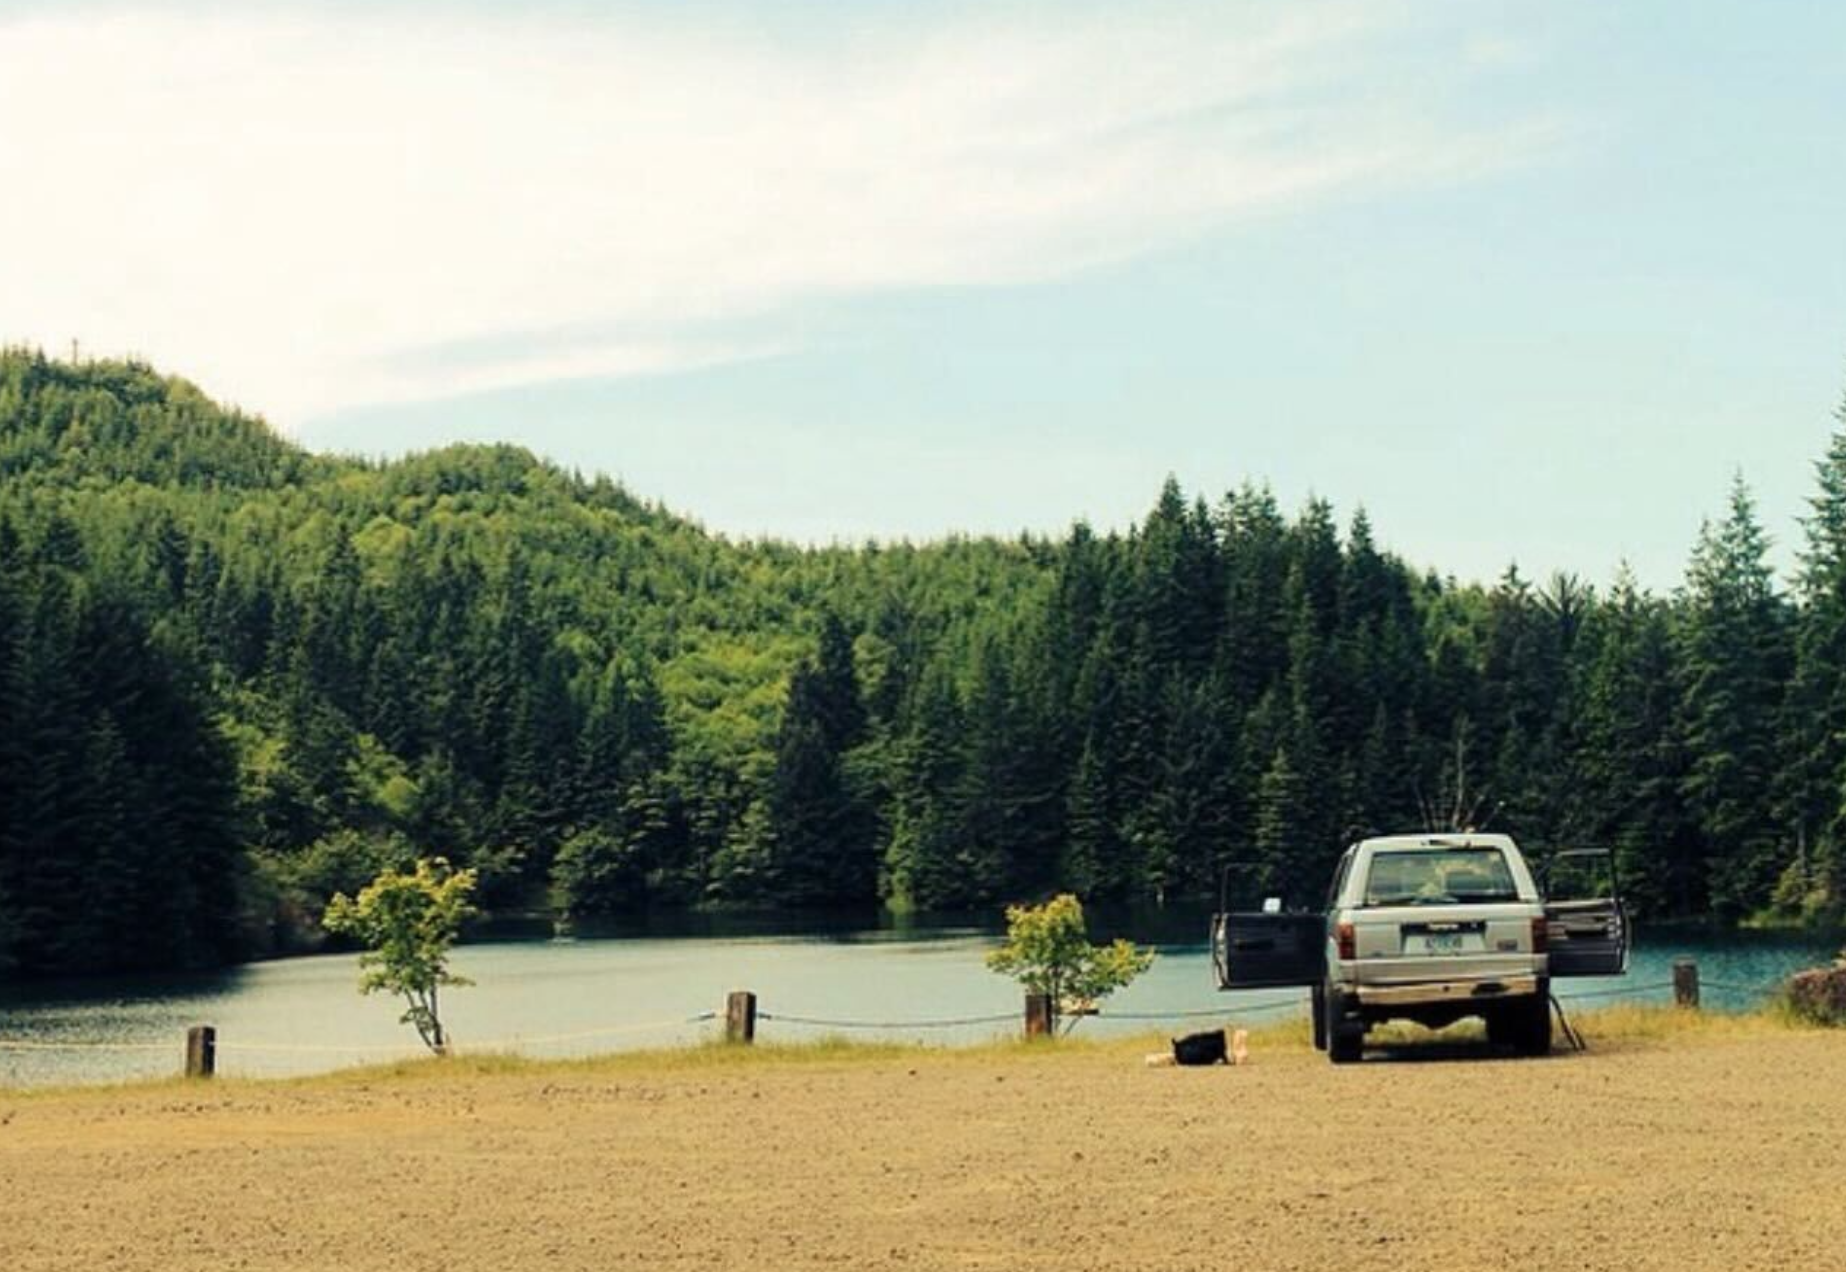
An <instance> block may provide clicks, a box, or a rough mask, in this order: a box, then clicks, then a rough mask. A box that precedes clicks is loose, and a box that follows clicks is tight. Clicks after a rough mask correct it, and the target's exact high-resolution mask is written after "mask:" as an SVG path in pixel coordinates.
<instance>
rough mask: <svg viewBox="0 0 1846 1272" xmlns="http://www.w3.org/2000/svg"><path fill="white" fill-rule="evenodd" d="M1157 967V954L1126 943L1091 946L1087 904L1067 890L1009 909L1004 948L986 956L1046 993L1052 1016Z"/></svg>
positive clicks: (1029, 988)
mask: <svg viewBox="0 0 1846 1272" xmlns="http://www.w3.org/2000/svg"><path fill="white" fill-rule="evenodd" d="M1153 963H1154V951H1152V950H1144V949H1139V948H1137V947H1136V946H1135V945H1133V944H1131V943H1130V942H1128V941H1121V940H1118V941H1115V942H1113V943H1112V944H1109V945H1091V944H1090V938H1089V932H1088V930H1087V929H1086V928H1085V927H1084V922H1083V903H1082V902H1081V901H1079V900H1077V898H1076V897H1074V896H1072V895H1071V894H1070V893H1068V892H1066V893H1063V894H1062V895H1060V896H1056V897H1053V898H1052V899H1051V900H1049V901H1047V902H1045V904H1043V905H1036V906H1024V905H1011V906H1008V907H1007V908H1006V944H1005V945H1002V946H1001V947H1000V948H999V949H997V950H995V951H994V952H993V953H991V954H989V955H988V956H987V966H988V967H990V968H992V969H993V970H994V971H996V972H1000V973H1002V974H1003V975H1006V976H1011V977H1012V978H1013V979H1014V980H1016V981H1018V982H1019V983H1020V984H1021V985H1024V986H1025V987H1026V990H1027V992H1029V993H1035V994H1044V995H1046V996H1047V997H1048V998H1049V999H1050V1000H1051V1010H1052V1013H1053V1014H1054V1016H1055V1015H1056V1014H1057V1013H1059V1012H1061V1011H1062V1010H1063V1005H1064V1004H1065V1003H1066V1002H1072V1001H1080V1002H1095V1001H1096V1000H1098V999H1101V998H1106V997H1108V996H1109V995H1110V994H1112V993H1114V992H1115V991H1116V990H1118V989H1121V988H1122V987H1123V986H1125V985H1127V984H1128V983H1129V982H1130V981H1132V980H1133V979H1134V978H1135V977H1137V976H1139V975H1140V974H1141V973H1142V972H1145V971H1146V970H1147V969H1148V968H1149V967H1151V966H1153Z"/></svg>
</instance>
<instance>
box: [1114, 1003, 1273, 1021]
mask: <svg viewBox="0 0 1846 1272" xmlns="http://www.w3.org/2000/svg"><path fill="white" fill-rule="evenodd" d="M1303 1005H1304V1004H1303V1003H1301V1002H1298V1001H1294V1000H1290V1001H1288V1002H1279V1003H1255V1004H1252V1005H1251V1006H1249V1007H1205V1008H1201V1009H1199V1010H1198V1011H1105V1012H1098V1013H1097V1015H1098V1017H1099V1018H1100V1019H1103V1020H1190V1019H1192V1018H1194V1017H1196V1016H1254V1015H1257V1014H1259V1013H1262V1012H1269V1011H1285V1010H1287V1009H1289V1008H1299V1007H1301V1006H1303Z"/></svg>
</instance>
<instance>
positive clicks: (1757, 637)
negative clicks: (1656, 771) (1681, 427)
mask: <svg viewBox="0 0 1846 1272" xmlns="http://www.w3.org/2000/svg"><path fill="white" fill-rule="evenodd" d="M1768 550H1769V542H1768V539H1767V537H1766V536H1765V535H1764V533H1763V530H1762V527H1761V526H1760V525H1759V524H1758V523H1757V520H1756V513H1755V507H1754V504H1753V503H1752V501H1751V498H1750V493H1749V490H1748V488H1747V487H1746V486H1745V485H1744V484H1743V479H1742V478H1741V477H1739V478H1738V479H1737V480H1736V482H1735V483H1734V484H1733V485H1732V488H1731V500H1730V511H1729V514H1728V516H1727V517H1726V518H1725V520H1724V521H1723V522H1722V523H1720V524H1718V525H1712V524H1711V523H1709V522H1707V523H1706V524H1705V525H1704V526H1703V527H1702V528H1701V530H1700V532H1699V541H1698V546H1697V547H1696V548H1695V550H1694V552H1693V555H1692V563H1691V566H1690V567H1689V569H1688V571H1687V598H1686V614H1685V621H1684V625H1683V629H1682V632H1681V649H1680V658H1681V660H1682V664H1683V667H1684V677H1685V680H1684V686H1685V692H1684V697H1683V700H1682V708H1681V709H1682V711H1683V713H1684V719H1685V739H1686V745H1687V748H1688V750H1689V751H1690V753H1691V755H1692V757H1693V758H1692V762H1691V765H1690V767H1689V770H1688V772H1687V774H1686V776H1685V778H1684V780H1683V781H1682V782H1681V785H1680V790H1681V794H1682V795H1683V796H1684V797H1685V799H1686V801H1687V803H1688V805H1689V806H1690V808H1691V809H1692V811H1693V815H1694V817H1695V819H1696V823H1697V826H1698V830H1699V833H1700V836H1701V840H1702V847H1703V850H1704V855H1705V858H1706V878H1705V886H1706V889H1707V892H1708V897H1709V904H1710V905H1711V907H1712V908H1713V909H1714V910H1716V911H1717V912H1718V913H1720V914H1723V915H1726V916H1729V917H1733V918H1735V917H1738V916H1741V915H1743V914H1747V913H1749V912H1750V911H1752V910H1754V909H1757V908H1759V907H1761V906H1762V905H1764V904H1765V903H1766V902H1767V901H1768V899H1769V893H1770V890H1771V888H1772V887H1773V885H1774V883H1775V879H1776V876H1777V875H1778V874H1779V873H1780V871H1781V869H1782V868H1783V867H1784V866H1786V864H1787V859H1788V857H1790V856H1792V850H1793V847H1794V845H1793V843H1792V839H1793V836H1791V835H1789V834H1788V833H1786V831H1785V829H1784V827H1783V826H1781V825H1779V824H1778V822H1777V820H1776V818H1775V815H1774V814H1775V806H1774V802H1773V798H1772V794H1773V791H1774V789H1775V780H1776V758H1777V746H1776V727H1777V725H1778V723H1779V721H1780V718H1781V708H1782V686H1783V683H1784V680H1785V677H1786V675H1787V672H1788V663H1789V646H1788V634H1789V633H1788V622H1787V614H1786V611H1785V609H1784V607H1783V601H1782V598H1781V597H1780V596H1779V595H1777V593H1776V591H1775V587H1774V580H1773V577H1772V575H1771V573H1770V569H1769V564H1768Z"/></svg>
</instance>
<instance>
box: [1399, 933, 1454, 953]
mask: <svg viewBox="0 0 1846 1272" xmlns="http://www.w3.org/2000/svg"><path fill="white" fill-rule="evenodd" d="M1464 948H1466V947H1465V946H1464V944H1463V943H1462V934H1461V933H1460V932H1430V933H1427V934H1425V935H1423V936H1414V937H1411V938H1410V949H1411V952H1413V953H1423V954H1459V953H1461V952H1462V950H1463V949H1464Z"/></svg>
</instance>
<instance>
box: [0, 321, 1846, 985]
mask: <svg viewBox="0 0 1846 1272" xmlns="http://www.w3.org/2000/svg"><path fill="white" fill-rule="evenodd" d="M1720 494H1722V492H1714V495H1720ZM1805 534H1806V547H1805V552H1804V554H1803V557H1802V566H1801V571H1800V576H1799V578H1798V579H1797V580H1796V581H1795V587H1794V591H1793V593H1792V594H1788V593H1785V592H1783V591H1782V590H1780V589H1779V588H1778V586H1777V583H1776V581H1775V579H1774V578H1773V576H1772V573H1771V571H1770V569H1769V567H1768V565H1767V563H1766V559H1765V552H1766V538H1765V534H1764V531H1763V529H1762V527H1761V526H1760V525H1759V524H1758V522H1757V520H1756V517H1755V514H1754V511H1753V509H1752V506H1751V503H1750V499H1749V496H1748V493H1747V491H1746V490H1745V489H1744V488H1743V487H1742V485H1741V484H1739V485H1738V486H1737V487H1736V488H1735V489H1734V490H1733V491H1732V492H1731V494H1730V499H1729V502H1728V504H1727V505H1726V506H1724V507H1723V509H1722V511H1721V512H1720V514H1719V515H1718V516H1717V517H1715V518H1714V520H1713V521H1712V522H1711V523H1710V524H1709V526H1708V527H1707V529H1706V530H1705V532H1704V533H1703V534H1702V535H1701V537H1700V539H1699V541H1698V542H1697V543H1696V544H1695V545H1693V547H1692V551H1691V557H1690V564H1689V567H1688V570H1687V575H1686V580H1685V584H1684V586H1683V588H1681V589H1678V590H1677V591H1676V592H1675V593H1674V594H1673V595H1672V596H1671V597H1664V598H1663V597H1657V596H1653V595H1649V594H1647V593H1645V592H1644V591H1642V590H1641V589H1639V588H1638V587H1637V586H1636V585H1635V584H1634V583H1633V582H1631V581H1629V580H1626V579H1619V578H1618V579H1617V580H1615V581H1614V582H1613V583H1612V584H1610V585H1609V586H1607V587H1606V588H1600V587H1594V586H1591V585H1589V584H1586V583H1585V582H1583V581H1581V580H1579V579H1577V578H1575V577H1572V576H1568V575H1563V576H1557V577H1553V578H1551V579H1548V580H1545V581H1542V582H1534V581H1530V580H1527V579H1524V578H1522V577H1520V576H1519V575H1517V574H1516V573H1515V572H1513V571H1510V570H1509V571H1508V573H1507V574H1506V575H1505V576H1504V577H1502V578H1501V579H1500V580H1499V581H1498V582H1497V583H1495V584H1494V585H1492V586H1478V585H1474V584H1458V583H1456V582H1454V581H1452V580H1448V579H1444V578H1441V577H1439V576H1437V575H1435V574H1433V573H1423V572H1420V571H1418V570H1416V569H1413V568H1411V567H1410V566H1409V565H1407V564H1405V563H1404V562H1402V561H1400V560H1399V559H1397V558H1396V557H1395V556H1393V555H1392V554H1390V553H1389V552H1388V551H1385V550H1383V549H1381V548H1380V547H1379V545H1378V542H1377V540H1376V539H1375V537H1374V532H1373V529H1372V527H1371V526H1370V525H1369V524H1368V523H1367V521H1366V519H1365V517H1364V515H1363V513H1355V514H1353V515H1352V516H1351V517H1350V518H1349V519H1347V520H1345V521H1343V522H1342V521H1339V520H1336V517H1335V513H1334V510H1333V509H1332V508H1330V507H1328V506H1327V505H1326V504H1324V503H1320V502H1310V503H1309V504H1308V505H1307V506H1306V507H1305V508H1302V509H1299V510H1296V511H1289V510H1284V509H1282V508H1279V507H1278V506H1277V504H1276V501H1275V500H1274V499H1273V498H1272V497H1271V496H1270V495H1269V493H1268V492H1267V491H1266V490H1265V489H1263V488H1262V487H1260V486H1255V485H1243V486H1240V487H1238V488H1236V489H1235V490H1232V491H1230V492H1228V493H1219V492H1212V493H1211V495H1210V496H1209V497H1199V498H1192V499H1188V498H1187V497H1186V496H1185V495H1184V494H1182V492H1181V491H1180V490H1179V489H1178V488H1177V487H1176V486H1174V485H1172V484H1169V485H1168V487H1167V488H1166V489H1165V490H1163V491H1161V492H1159V494H1158V498H1157V499H1156V500H1155V502H1154V505H1153V507H1152V509H1151V511H1150V512H1149V513H1148V514H1147V517H1146V518H1145V520H1144V521H1143V522H1142V523H1141V524H1139V525H1137V526H1135V527H1133V528H1132V529H1129V530H1127V531H1124V532H1120V533H1113V532H1112V533H1098V532H1094V531H1092V530H1091V529H1090V528H1088V527H1086V526H1083V525H1078V526H1076V527H1074V528H1073V529H1072V530H1071V532H1070V533H1069V534H1068V535H1066V536H1064V537H1063V538H1062V539H1059V540H1051V539H1037V538H1022V539H1019V540H1012V541H999V540H990V539H979V540H964V539H949V540H946V541H943V542H940V543H935V544H929V545H924V546H913V545H909V544H896V545H893V544H884V545H871V544H868V545H866V546H863V547H858V548H843V547H842V548H824V549H799V548H794V547H790V546H787V545H782V544H776V543H738V542H733V541H728V540H726V539H724V538H722V537H720V536H716V535H712V534H708V533H706V532H704V531H703V530H702V529H700V527H699V526H697V525H696V524H694V523H692V522H688V521H685V520H682V519H680V518H678V517H676V516H673V515H671V514H670V513H668V512H667V511H665V510H664V509H661V508H659V507H657V506H653V505H649V504H647V503H644V502H641V501H638V500H636V499H635V498H633V497H632V496H630V495H629V494H627V493H626V492H625V491H623V490H622V489H621V488H620V487H618V486H616V485H614V484H612V483H610V482H609V481H607V480H605V479H600V478H598V479H585V478H583V477H581V476H578V475H575V474H572V473H568V472H565V471H562V470H560V469H558V468H556V467H554V466H551V465H548V464H545V463H543V462H541V461H539V460H537V459H535V458H534V457H532V456H531V455H529V454H527V453H526V452H524V451H521V450H518V449H515V448H512V447H478V446H466V447H452V448H449V449H446V450H443V451H438V452H435V453H431V454H425V455H419V456H414V457H411V458H408V459H405V460H401V461H396V462H391V463H373V462H365V461H360V460H350V459H334V458H327V457H320V456H313V455H309V454H306V453H304V452H302V451H301V450H299V449H298V448H296V447H293V446H291V445H290V444H288V443H287V442H286V441H284V440H282V439H280V438H278V437H276V436H275V435H274V434H272V433H271V432H270V431H268V429H266V428H265V427H264V426H263V425H262V424H261V423H260V422H258V421H255V420H252V419H249V418H246V417H243V416H239V415H236V414H233V413H229V412H225V411H222V410H220V409H218V408H217V407H215V406H213V405H212V404H211V403H210V402H208V401H207V400H206V399H205V398H204V397H203V396H202V395H201V394H200V393H199V392H198V391H197V390H196V389H194V388H192V387H191V386H190V385H187V384H186V383H184V382H182V381H179V380H174V379H168V378H165V377H162V376H160V375H158V374H156V373H155V372H153V371H152V370H150V369H148V368H147V367H144V366H140V365H135V364H123V363H105V362H92V363H84V364H81V365H76V366H73V365H70V364H67V363H59V362H53V361H49V360H47V359H45V358H44V357H42V356H40V355H37V354H33V353H25V352H12V353H8V354H5V355H4V356H0V637H3V638H0V968H4V969H10V970H11V971H13V972H15V973H44V972H53V971H65V970H80V969H93V968H108V967H123V966H139V967H146V966H171V965H181V964H189V963H199V962H207V961H213V960H219V959H225V958H233V957H238V956H240V955H245V954H249V953H253V952H262V951H268V950H275V949H279V948H288V947H290V946H291V944H293V943H294V942H296V941H298V940H299V939H301V938H302V936H303V935H304V934H306V933H309V932H311V930H312V928H313V920H314V919H315V918H316V917H317V916H318V913H319V907H320V905H321V904H322V903H323V902H324V899H325V898H326V896H327V895H328V894H329V893H330V892H331V891H332V890H334V889H336V888H351V887H353V886H355V885H356V884H357V883H359V882H362V881H363V880H365V879H366V878H369V877H370V875H371V874H372V873H374V872H375V871H376V870H377V869H378V868H379V867H380V866H381V865H383V864H385V863H387V862H395V861H400V860H404V859H407V858H409V857H412V856H414V855H417V854H428V853H443V854H446V855H447V856H449V857H450V858H451V859H453V860H456V861H458V862H464V863H467V864H471V865H474V866H477V867H478V868H479V869H480V870H481V873H482V876H483V888H484V893H485V900H486V901H487V903H488V904H489V905H490V906H492V907H494V908H496V909H499V910H501V911H503V912H504V911H509V910H531V909H537V908H543V907H555V908H556V909H557V911H559V912H560V913H562V914H564V915H567V916H572V917H584V916H592V915H598V914H611V913H619V912H622V911H625V910H629V909H633V908H636V907H643V906H691V905H707V904H724V905H740V906H744V905H836V904H838V905H847V904H870V903H874V902H884V903H886V904H889V905H893V906H898V907H918V908H941V907H959V906H965V905H983V906H984V905H990V904H993V903H996V902H1000V901H1003V900H1008V899H1014V898H1019V897H1024V896H1028V895H1031V894H1035V893H1039V892H1043V891H1044V890H1046V889H1048V888H1051V887H1054V886H1057V887H1066V888H1071V889H1074V890H1076V891H1078V892H1080V893H1082V894H1083V895H1084V896H1085V897H1087V898H1094V899H1138V898H1146V897H1160V896H1168V897H1171V896H1175V895H1179V894H1202V893H1205V892H1207V891H1209V890H1210V889H1211V888H1212V887H1213V886H1214V884H1215V880H1216V878H1217V874H1218V871H1219V868H1220V866H1221V864H1222V863H1223V862H1225V861H1226V860H1229V859H1231V858H1241V859H1246V860H1254V861H1257V862H1260V863H1263V865H1264V867H1265V868H1266V870H1267V871H1268V872H1269V874H1270V876H1271V881H1270V884H1269V886H1270V887H1271V888H1274V889H1279V890H1282V891H1285V892H1289V893H1291V894H1293V895H1294V896H1296V897H1299V898H1302V899H1306V898H1307V897H1308V895H1309V894H1310V893H1311V892H1312V891H1313V890H1315V889H1317V888H1318V887H1319V886H1320V885H1321V883H1322V881H1323V880H1324V872H1325V869H1326V866H1327V863H1328V862H1329V861H1330V859H1331V858H1332V856H1334V855H1335V854H1336V853H1337V851H1338V849H1339V847H1340V846H1341V844H1342V843H1343V842H1344V841H1345V840H1346V839H1347V838H1348V837H1350V836H1351V835H1353V834H1356V833H1359V832H1361V831H1366V830H1384V829H1399V828H1404V827H1421V826H1424V825H1426V824H1439V825H1448V824H1450V823H1453V822H1456V821H1460V822H1466V823H1471V824H1477V825H1486V826H1490V827H1491V828H1493V829H1505V830H1508V831H1510V832H1512V833H1514V834H1516V835H1518V836H1520V837H1521V838H1522V840H1525V841H1527V842H1529V843H1530V844H1531V845H1533V846H1535V847H1538V848H1541V849H1542V848H1545V847H1548V846H1555V845H1561V844H1567V843H1569V844H1576V843H1613V844H1614V845H1616V846H1617V847H1618V848H1619V850H1620V855H1621V859H1622V864H1623V868H1624V870H1625V872H1626V875H1627V879H1628V883H1629V886H1630V888H1631V891H1632V893H1633V895H1634V897H1635V898H1636V900H1637V901H1638V902H1639V904H1640V905H1641V906H1642V907H1643V908H1644V909H1645V910H1646V911H1647V912H1649V913H1652V914H1655V915H1706V914H1711V915H1716V916H1719V917H1722V918H1727V919H1736V918H1739V917H1742V916H1746V915H1751V914H1757V913H1762V912H1770V911H1774V912H1779V913H1781V914H1784V915H1787V916H1790V917H1812V916H1813V915H1814V914H1816V913H1818V912H1821V911H1824V910H1827V909H1828V908H1830V907H1833V906H1834V905H1835V902H1836V899H1837V898H1838V897H1840V896H1841V895H1842V893H1841V888H1840V884H1841V875H1842V873H1846V869H1843V864H1842V856H1841V854H1840V852H1839V851H1838V849H1837V847H1836V845H1837V844H1838V843H1839V841H1840V838H1841V835H1842V834H1843V833H1846V826H1843V825H1842V823H1841V816H1842V790H1843V783H1846V436H1836V437H1835V439H1834V441H1833V445H1832V448H1831V450H1830V451H1829V452H1828V454H1827V455H1826V456H1825V457H1824V458H1823V460H1822V462H1821V463H1820V465H1819V481H1818V488H1817V490H1816V492H1815V495H1814V509H1813V515H1812V517H1811V519H1810V520H1809V522H1808V523H1807V525H1806V528H1805Z"/></svg>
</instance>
